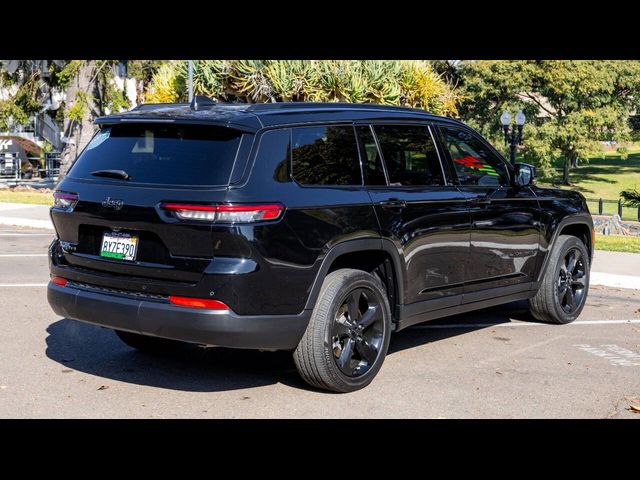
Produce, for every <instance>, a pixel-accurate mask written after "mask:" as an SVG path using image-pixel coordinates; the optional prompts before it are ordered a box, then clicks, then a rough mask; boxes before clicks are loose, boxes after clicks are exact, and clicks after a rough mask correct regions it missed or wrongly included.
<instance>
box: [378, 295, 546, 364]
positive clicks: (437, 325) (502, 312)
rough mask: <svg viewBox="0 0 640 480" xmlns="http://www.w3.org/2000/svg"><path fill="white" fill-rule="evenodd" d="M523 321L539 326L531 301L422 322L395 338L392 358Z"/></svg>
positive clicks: (392, 346) (390, 352)
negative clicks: (413, 349) (411, 349)
mask: <svg viewBox="0 0 640 480" xmlns="http://www.w3.org/2000/svg"><path fill="white" fill-rule="evenodd" d="M513 320H517V321H520V322H529V323H539V322H538V321H537V320H536V319H535V318H533V316H532V315H531V313H529V307H528V304H527V301H526V300H525V301H519V302H513V303H507V304H503V305H498V306H495V307H489V308H485V309H482V310H476V311H473V312H468V313H462V314H459V315H452V316H451V317H445V318H441V319H438V320H433V321H430V322H424V323H419V324H417V325H415V326H412V327H409V328H406V329H404V330H401V331H399V332H397V333H395V334H393V336H392V337H391V344H390V345H389V352H388V355H393V354H394V353H396V352H400V351H402V350H406V349H408V348H414V347H417V346H420V345H426V344H429V343H432V342H437V341H440V340H444V339H446V338H452V337H455V336H457V335H464V334H467V333H470V332H473V331H475V330H483V329H485V328H492V327H493V326H496V325H500V324H505V323H509V322H511V321H513Z"/></svg>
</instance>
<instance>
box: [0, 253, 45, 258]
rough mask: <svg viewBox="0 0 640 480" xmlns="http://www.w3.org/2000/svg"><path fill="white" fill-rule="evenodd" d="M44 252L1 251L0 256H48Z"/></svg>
mask: <svg viewBox="0 0 640 480" xmlns="http://www.w3.org/2000/svg"><path fill="white" fill-rule="evenodd" d="M48 256H49V255H47V254H46V253H3V254H0V258H11V257H48Z"/></svg>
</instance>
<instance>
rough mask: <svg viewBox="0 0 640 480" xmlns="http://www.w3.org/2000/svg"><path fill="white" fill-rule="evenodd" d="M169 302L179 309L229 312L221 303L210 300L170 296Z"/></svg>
mask: <svg viewBox="0 0 640 480" xmlns="http://www.w3.org/2000/svg"><path fill="white" fill-rule="evenodd" d="M169 301H170V302H171V303H173V304H174V305H178V306H179V307H189V308H207V309H209V310H229V307H227V306H226V305H225V304H224V303H222V302H221V301H219V300H210V299H208V298H193V297H175V296H170V297H169Z"/></svg>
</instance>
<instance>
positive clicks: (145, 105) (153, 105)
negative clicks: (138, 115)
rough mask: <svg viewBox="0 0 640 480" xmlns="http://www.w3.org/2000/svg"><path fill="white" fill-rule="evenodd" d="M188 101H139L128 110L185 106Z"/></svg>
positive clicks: (138, 110)
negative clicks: (138, 103)
mask: <svg viewBox="0 0 640 480" xmlns="http://www.w3.org/2000/svg"><path fill="white" fill-rule="evenodd" d="M187 105H188V103H141V104H140V105H137V106H135V107H134V108H132V109H131V110H130V111H132V112H136V111H137V112H140V111H143V112H145V111H149V110H157V109H158V108H166V107H186V106H187Z"/></svg>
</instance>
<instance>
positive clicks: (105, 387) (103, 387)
mask: <svg viewBox="0 0 640 480" xmlns="http://www.w3.org/2000/svg"><path fill="white" fill-rule="evenodd" d="M107 388H109V386H108V385H100V386H99V387H98V390H106V389H107Z"/></svg>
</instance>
